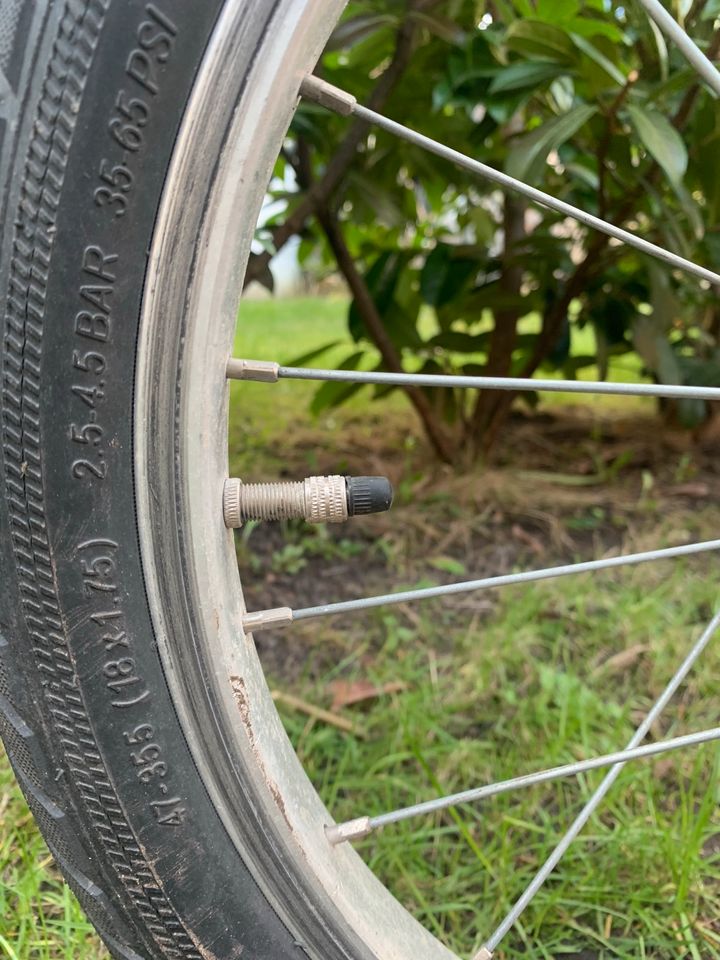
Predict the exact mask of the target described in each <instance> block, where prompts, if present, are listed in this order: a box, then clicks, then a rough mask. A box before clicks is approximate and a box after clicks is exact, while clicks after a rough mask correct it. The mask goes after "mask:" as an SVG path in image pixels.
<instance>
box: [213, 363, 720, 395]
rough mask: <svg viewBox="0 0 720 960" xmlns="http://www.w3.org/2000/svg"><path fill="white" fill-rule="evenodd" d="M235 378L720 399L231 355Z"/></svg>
mask: <svg viewBox="0 0 720 960" xmlns="http://www.w3.org/2000/svg"><path fill="white" fill-rule="evenodd" d="M227 376H228V377H229V378H230V379H231V380H257V381H261V382H263V383H276V382H277V381H278V380H334V381H336V382H341V383H368V384H373V383H374V384H381V385H385V386H389V385H390V386H391V385H395V386H400V387H404V386H414V387H451V388H452V387H460V388H462V389H468V390H470V389H478V390H512V391H523V390H541V391H546V392H548V393H587V394H606V395H609V396H615V397H654V398H657V397H669V398H674V399H687V400H690V399H692V400H720V387H699V386H683V385H677V384H665V383H605V382H604V381H599V380H540V379H538V380H535V379H532V378H530V377H466V376H455V375H448V376H445V375H443V374H434V373H384V372H382V371H375V370H373V371H363V370H324V369H321V368H316V367H284V366H282V365H281V364H278V363H273V362H270V361H266V360H239V359H235V358H233V359H231V360H229V361H228V365H227Z"/></svg>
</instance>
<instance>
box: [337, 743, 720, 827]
mask: <svg viewBox="0 0 720 960" xmlns="http://www.w3.org/2000/svg"><path fill="white" fill-rule="evenodd" d="M711 740H720V727H713V728H712V729H710V730H700V731H699V732H698V733H689V734H687V735H685V736H683V737H673V739H671V740H661V741H659V742H658V743H648V744H646V745H645V746H643V747H634V748H633V749H632V750H617V751H615V753H606V754H602V755H601V756H598V757H591V758H590V759H589V760H578V761H577V762H575V763H565V764H562V766H559V767H550V768H548V769H547V770H538V771H537V772H536V773H527V774H525V775H524V776H521V777H513V778H512V779H511V780H498V781H497V782H496V783H488V784H486V785H485V786H482V787H475V788H474V789H472V790H462V791H461V792H460V793H451V794H448V796H446V797H437V798H436V799H435V800H426V801H425V802H424V803H414V804H412V805H411V806H409V807H402V808H399V809H398V810H391V811H390V812H389V813H381V814H378V815H377V816H375V817H358V818H357V819H355V820H348V821H347V822H346V823H339V824H337V825H336V826H333V827H326V828H325V833H326V835H327V838H328V840H329V841H330V843H333V844H335V843H343V842H345V841H346V840H359V839H360V838H361V837H366V836H367V835H368V834H369V833H372V831H373V830H378V829H379V828H380V827H386V826H388V824H391V823H399V822H400V821H401V820H409V819H410V818H411V817H418V816H421V815H422V814H426V813H436V812H437V811H438V810H447V808H448V807H455V806H457V805H458V804H461V803H472V802H474V801H476V800H485V799H487V798H488V797H495V796H497V795H498V794H500V793H509V792H510V791H511V790H519V789H521V788H523V787H533V786H535V785H536V784H538V783H547V781H548V780H560V779H561V778H563V777H574V776H577V775H578V774H580V773H587V772H588V771H589V770H597V769H598V768H599V767H611V766H612V765H613V764H615V763H626V762H627V761H628V760H642V759H644V758H645V757H654V756H656V755H657V754H659V753H668V752H669V751H670V750H682V749H683V748H685V747H695V746H698V745H699V744H701V743H709V742H710V741H711Z"/></svg>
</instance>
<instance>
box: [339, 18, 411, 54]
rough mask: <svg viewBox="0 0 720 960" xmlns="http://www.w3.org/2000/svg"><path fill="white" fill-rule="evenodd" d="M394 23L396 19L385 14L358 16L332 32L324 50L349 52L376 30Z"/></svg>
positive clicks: (341, 24)
mask: <svg viewBox="0 0 720 960" xmlns="http://www.w3.org/2000/svg"><path fill="white" fill-rule="evenodd" d="M394 23H396V17H392V16H389V15H387V14H369V13H368V14H360V15H358V16H357V17H351V18H350V19H349V20H343V21H341V23H339V24H338V26H337V27H336V28H335V29H334V30H333V32H332V35H331V37H330V39H329V40H328V43H327V47H326V50H328V51H330V50H349V49H350V48H352V47H354V46H355V45H356V44H358V43H361V42H362V41H363V40H366V39H367V38H368V37H369V36H370V35H371V34H373V33H375V31H376V30H379V29H381V28H382V27H389V26H392V25H393V24H394Z"/></svg>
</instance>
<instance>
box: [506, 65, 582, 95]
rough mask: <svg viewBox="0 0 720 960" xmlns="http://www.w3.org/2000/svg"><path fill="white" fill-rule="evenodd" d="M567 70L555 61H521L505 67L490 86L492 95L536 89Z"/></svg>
mask: <svg viewBox="0 0 720 960" xmlns="http://www.w3.org/2000/svg"><path fill="white" fill-rule="evenodd" d="M565 70H566V68H564V67H563V66H562V65H561V64H559V63H557V61H553V60H519V61H518V62H517V63H511V64H510V66H509V67H505V69H504V70H501V71H500V73H498V75H497V76H496V77H495V79H494V80H493V81H492V83H491V84H490V90H489V92H490V93H504V92H506V91H508V90H525V89H527V88H528V87H531V88H535V87H538V86H540V85H541V84H543V83H545V81H546V80H554V79H555V77H559V76H560V75H561V74H562V73H564V72H565Z"/></svg>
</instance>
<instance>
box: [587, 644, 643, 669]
mask: <svg viewBox="0 0 720 960" xmlns="http://www.w3.org/2000/svg"><path fill="white" fill-rule="evenodd" d="M649 649H650V647H649V646H648V645H647V644H646V643H636V644H635V645H634V646H632V647H628V648H627V650H621V651H620V653H616V654H614V655H613V656H612V657H608V658H607V660H603V662H602V663H601V664H599V665H598V666H597V667H596V668H595V670H594V671H593V672H594V673H622V672H623V671H624V670H629V669H630V667H634V666H635V664H636V663H637V662H638V660H639V659H640V657H641V656H642V655H643V654H644V653H647V651H648V650H649Z"/></svg>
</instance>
